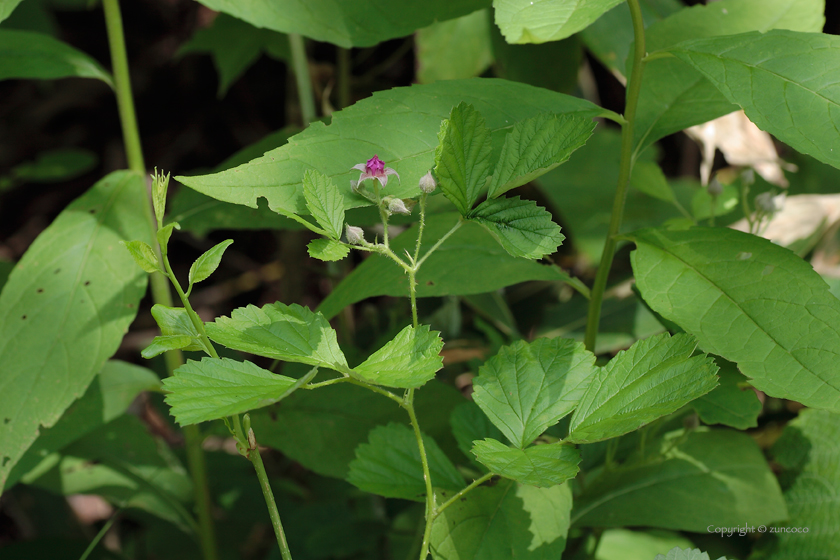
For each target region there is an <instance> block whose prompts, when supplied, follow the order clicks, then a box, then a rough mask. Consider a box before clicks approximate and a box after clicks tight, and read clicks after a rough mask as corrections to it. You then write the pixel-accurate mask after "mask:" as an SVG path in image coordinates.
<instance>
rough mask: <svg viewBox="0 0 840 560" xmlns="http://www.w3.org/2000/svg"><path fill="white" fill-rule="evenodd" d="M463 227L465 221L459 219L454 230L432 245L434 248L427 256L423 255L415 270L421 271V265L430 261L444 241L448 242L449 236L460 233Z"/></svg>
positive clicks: (453, 227)
mask: <svg viewBox="0 0 840 560" xmlns="http://www.w3.org/2000/svg"><path fill="white" fill-rule="evenodd" d="M462 225H464V220H463V219H462V218H458V222H457V223H456V224H455V225H454V226H452V229H450V230H449V231H447V232H446V233H445V234H444V235H443V237H441V238H440V239H438V240H437V243H435V244H434V245H432V248H431V249H429V250H428V251H426V254H425V255H423V258H422V259H420V260H419V261H417V263H416V264H415V265H414V268H415V269H416V270H419V269H420V265H422V264H423V263H424V262H425V261H426V259H428V258H429V255H431V254H432V253H434V252H435V251H436V250H437V249H438V247H440V246H441V245H443V242H444V241H446V240H447V239H449V236H450V235H452V234H453V233H455V232H456V231H458V228H460V227H461V226H462Z"/></svg>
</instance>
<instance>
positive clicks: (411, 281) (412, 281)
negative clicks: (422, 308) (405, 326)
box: [408, 266, 419, 329]
mask: <svg viewBox="0 0 840 560" xmlns="http://www.w3.org/2000/svg"><path fill="white" fill-rule="evenodd" d="M408 294H409V297H410V299H411V322H412V324H413V325H414V328H415V329H416V328H417V325H418V324H419V322H418V321H417V271H416V269H415V268H414V266H412V267H411V269H410V271H409V273H408Z"/></svg>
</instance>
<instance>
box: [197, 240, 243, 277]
mask: <svg viewBox="0 0 840 560" xmlns="http://www.w3.org/2000/svg"><path fill="white" fill-rule="evenodd" d="M232 244H233V239H226V240H225V241H222V242H221V243H218V244H216V245H214V246H213V247H211V248H210V249H208V250H207V251H205V252H204V253H203V254H202V255H201V256H200V257H198V258H197V259H195V262H194V263H192V266H191V267H190V277H189V280H190V286H191V287H192V285H193V284H196V283H198V282H201V281H202V280H207V278H209V277H210V275H211V274H213V273H214V272H215V271H216V269H217V268H219V264H220V263H221V262H222V256H223V255H224V254H225V249H227V248H228V247H230V246H231V245H232Z"/></svg>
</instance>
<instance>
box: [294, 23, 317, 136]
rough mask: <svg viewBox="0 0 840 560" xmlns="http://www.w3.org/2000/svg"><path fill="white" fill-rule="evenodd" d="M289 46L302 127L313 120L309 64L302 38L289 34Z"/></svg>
mask: <svg viewBox="0 0 840 560" xmlns="http://www.w3.org/2000/svg"><path fill="white" fill-rule="evenodd" d="M289 45H290V46H291V48H292V68H294V72H295V83H297V91H298V101H299V102H300V116H301V118H302V119H303V126H306V125H308V124H309V123H311V122H312V121H314V120H315V97H314V96H313V95H312V78H311V77H310V75H309V62H308V61H307V60H306V46H305V45H304V43H303V37H301V36H300V35H299V34H297V33H289Z"/></svg>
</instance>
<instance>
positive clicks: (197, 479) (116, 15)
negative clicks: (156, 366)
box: [102, 0, 219, 560]
mask: <svg viewBox="0 0 840 560" xmlns="http://www.w3.org/2000/svg"><path fill="white" fill-rule="evenodd" d="M102 8H103V11H104V13H105V26H106V28H107V32H108V45H109V48H110V51H111V64H112V66H113V72H114V87H115V89H116V95H117V106H118V108H119V115H120V124H121V126H122V131H123V141H124V142H125V150H126V160H127V161H128V166H129V168H130V169H132V170H133V171H136V172H137V173H139V174H140V175H141V176H143V175H145V173H146V164H145V162H144V161H143V150H142V146H141V143H140V133H139V129H138V126H137V116H136V113H135V111H134V100H133V98H132V94H131V81H130V80H129V72H128V57H127V56H126V50H125V35H124V33H123V26H122V15H121V14H120V5H119V2H118V0H103V2H102ZM147 200H148V196H147ZM143 206H144V208H143V212H144V213H145V215H146V219H147V222H148V223H149V230H150V232H151V238H152V239H155V234H156V232H157V223H156V220H155V217H154V213H153V210H152V201H151V200H148V204H144V205H143ZM155 246H157V244H155ZM157 252H158V257H160V250H159V249H158V251H157ZM150 283H151V290H152V299H153V301H154V302H155V303H159V304H161V305H166V306H169V307H171V306H172V294H171V293H170V291H169V286H168V282H167V279H166V278H165V277H164V276H163V275H162V274H160V273H157V272H156V273H154V274H152V275H151V278H150ZM164 360H165V361H166V369H167V372H168V374H169V375H172V372H174V371H175V370H176V369H178V367H180V366H181V365H182V364H183V363H184V358H183V355H182V354H181V352H180V351H170V352H167V353H166V355H165V356H164ZM184 440H185V445H186V450H187V466H188V467H189V470H190V475H191V476H192V480H193V488H194V492H195V507H196V513H197V515H198V525H199V527H198V529H199V530H198V533H199V540H200V542H201V550H202V555H203V557H204V560H217V559H218V557H219V554H218V550H217V547H216V534H215V529H214V527H213V517H212V514H211V504H210V493H209V490H208V488H207V464H206V462H205V458H204V451H203V449H202V448H201V443H202V436H201V432H200V430H199V428H198V426H195V425H193V426H187V427H185V428H184Z"/></svg>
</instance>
